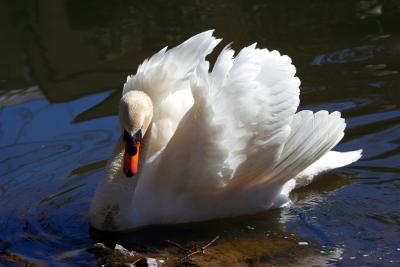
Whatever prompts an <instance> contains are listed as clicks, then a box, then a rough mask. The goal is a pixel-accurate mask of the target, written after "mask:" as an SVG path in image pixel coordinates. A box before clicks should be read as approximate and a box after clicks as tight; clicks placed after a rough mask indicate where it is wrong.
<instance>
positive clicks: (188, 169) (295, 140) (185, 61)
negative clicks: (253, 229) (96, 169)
mask: <svg viewBox="0 0 400 267" xmlns="http://www.w3.org/2000/svg"><path fill="white" fill-rule="evenodd" d="M219 41H220V40H217V39H215V38H214V37H213V36H212V31H208V32H203V33H201V34H198V35H196V36H194V37H192V38H190V39H189V40H187V41H186V42H184V43H183V44H181V45H179V46H177V47H175V48H173V49H171V50H168V51H167V50H166V48H164V49H162V50H161V51H160V52H158V53H157V54H155V55H154V56H152V57H151V58H150V59H149V60H146V61H145V62H144V63H143V64H142V65H141V66H140V67H139V69H138V71H137V74H136V75H135V76H130V77H128V80H127V82H126V83H125V85H124V90H123V97H122V99H121V103H120V110H119V112H120V120H121V129H122V131H126V133H125V134H126V135H128V137H127V138H128V139H129V136H132V138H134V139H132V140H134V141H135V140H139V139H135V138H136V137H135V134H136V135H137V136H139V135H138V133H139V130H140V131H141V132H140V136H142V135H143V140H142V139H140V142H141V148H140V152H138V153H137V155H138V156H139V158H140V159H139V163H138V164H139V170H138V171H137V173H136V171H134V172H133V173H134V175H133V177H127V175H126V170H128V169H129V168H128V169H126V168H125V167H126V166H125V165H126V164H128V165H129V164H130V163H131V162H133V161H130V159H132V157H133V156H131V157H128V158H129V159H128V160H127V159H126V155H127V154H126V150H127V149H128V145H127V144H126V141H124V140H125V139H124V140H122V138H121V139H120V140H119V141H118V144H117V146H116V149H115V152H114V154H113V156H112V158H111V160H110V161H109V164H108V166H107V169H106V175H105V177H104V178H103V180H102V181H101V183H100V185H99V187H98V189H97V191H96V194H95V197H94V199H93V202H92V207H91V224H92V226H94V227H95V228H98V229H101V230H110V231H118V230H127V229H133V228H136V227H140V226H144V225H149V224H169V223H183V222H190V221H202V220H208V219H213V218H220V217H227V216H237V215H243V214H249V213H254V212H258V211H262V210H265V209H268V208H271V207H273V206H277V205H280V204H283V203H282V202H283V201H286V200H287V199H282V194H281V191H282V188H283V186H284V185H285V184H286V186H285V189H284V190H286V191H288V187H289V189H290V188H293V187H294V185H295V183H296V179H299V180H300V179H301V180H302V181H305V180H310V179H311V178H312V177H313V176H315V175H317V174H319V173H321V172H323V171H327V170H330V169H333V168H337V167H341V166H344V165H347V164H350V163H352V162H354V161H356V160H358V159H359V158H360V156H361V151H352V152H345V153H340V152H334V151H331V149H332V148H333V147H334V146H335V145H336V144H337V143H338V142H339V141H340V140H341V138H342V137H343V135H344V129H345V122H344V120H343V119H342V118H341V117H340V113H339V112H333V113H331V114H329V113H328V112H327V111H320V112H317V113H312V112H311V111H301V112H298V113H296V110H297V107H298V105H299V85H300V81H299V79H298V78H297V77H295V67H294V66H293V65H292V64H291V60H290V58H289V57H287V56H281V55H280V54H279V53H278V52H277V51H268V50H266V49H257V48H255V45H252V46H249V47H246V48H244V49H242V50H241V51H240V53H239V54H238V55H237V56H236V57H235V58H233V55H234V52H233V50H231V49H229V48H228V47H226V48H225V49H224V50H223V51H222V52H221V54H220V55H219V57H218V59H217V61H216V63H215V65H214V67H213V70H212V72H211V73H209V64H208V62H207V61H206V60H205V56H206V55H207V54H209V53H210V52H211V51H212V50H213V48H214V47H215V46H216V45H217V44H218V43H219ZM138 138H139V137H138ZM132 142H133V141H132ZM138 142H139V141H138ZM138 148H139V146H138ZM124 153H125V154H124ZM133 154H134V153H133ZM133 154H132V155H133ZM124 155H125V157H124ZM135 155H136V154H135ZM126 162H128V163H126ZM132 164H133V163H132ZM123 165H124V166H123ZM129 166H130V165H129ZM132 166H133V165H132ZM135 166H136V165H135ZM285 196H286V195H285Z"/></svg>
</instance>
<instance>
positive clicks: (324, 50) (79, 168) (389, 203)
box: [0, 0, 400, 266]
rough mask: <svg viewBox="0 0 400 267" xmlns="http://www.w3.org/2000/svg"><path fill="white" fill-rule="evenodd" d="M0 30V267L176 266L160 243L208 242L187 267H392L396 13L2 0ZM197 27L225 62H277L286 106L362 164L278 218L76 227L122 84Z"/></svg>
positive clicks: (399, 79)
mask: <svg viewBox="0 0 400 267" xmlns="http://www.w3.org/2000/svg"><path fill="white" fill-rule="evenodd" d="M0 17H1V18H2V22H4V23H0V32H1V33H2V35H3V36H7V38H5V40H4V41H2V42H0V56H1V58H2V63H0V265H16V266H24V265H34V266H35V265H37V266H59V265H68V264H70V265H74V266H75V265H84V266H86V265H95V264H96V263H97V262H98V260H99V259H98V257H97V256H96V255H94V254H91V253H89V252H87V251H86V249H87V248H89V247H91V246H92V245H93V244H94V243H95V242H104V243H105V244H107V245H109V246H111V247H112V246H114V245H115V244H116V243H119V244H122V245H124V246H126V247H127V248H130V249H134V250H137V251H139V252H142V253H144V254H146V255H149V256H152V257H156V258H159V259H165V260H169V261H170V262H179V260H180V259H181V258H182V256H183V253H182V251H181V249H179V248H177V247H176V246H173V245H171V244H170V243H168V242H165V240H173V241H174V242H177V243H179V244H181V245H182V246H185V247H194V246H203V245H204V244H206V243H208V242H209V241H210V240H211V239H213V238H214V237H215V236H220V239H219V240H217V241H216V242H215V243H214V244H213V245H212V246H210V247H209V248H208V249H207V253H206V254H201V255H196V257H195V260H196V261H195V262H196V263H198V264H200V265H203V266H210V265H214V266H218V265H238V266H251V265H273V264H276V265H284V266H286V265H295V266H310V265H320V266H325V265H340V266H352V265H367V266H369V265H372V266H376V265H384V266H396V265H399V264H400V248H399V241H400V237H399V235H398V234H399V230H400V209H399V205H398V203H399V202H400V199H399V194H398V190H399V188H400V179H399V174H400V170H399V164H398V163H399V162H400V154H399V151H400V148H399V145H400V139H399V137H398V136H400V126H399V121H400V109H399V104H400V103H399V99H400V93H399V92H400V91H399V90H398V89H399V86H400V73H399V72H400V65H399V62H400V61H399V59H400V31H399V29H398V27H397V25H399V24H400V21H399V18H400V5H399V4H398V3H397V2H396V1H391V0H385V1H383V0H382V1H380V0H363V1H346V2H343V1H336V2H330V3H329V4H328V3H325V2H324V1H309V2H308V3H307V4H305V3H304V2H299V1H289V0H285V1H257V0H251V1H248V0H246V1H244V0H236V1H230V2H226V3H214V1H196V2H180V3H175V2H174V1H172V2H171V1H168V2H165V1H156V2H152V3H147V2H140V3H135V2H132V1H119V0H115V1H93V0H90V1H77V0H64V1H15V2H8V3H1V8H0ZM209 28H215V29H216V35H217V36H218V37H222V38H224V44H227V43H228V42H230V41H233V44H232V46H233V48H234V49H236V50H237V49H239V48H240V47H242V46H244V45H249V44H251V43H252V42H254V41H257V42H258V44H259V46H261V47H268V48H270V49H271V48H273V49H278V50H279V51H281V52H282V53H283V54H288V55H290V56H291V57H292V59H293V61H294V63H295V64H296V66H297V72H298V75H299V77H300V78H301V80H302V85H301V91H302V95H301V106H300V109H311V110H314V111H317V110H320V109H326V110H328V111H334V110H339V111H341V112H342V114H343V116H344V117H345V118H346V122H347V125H348V128H347V131H346V135H345V137H344V139H343V141H342V142H341V144H339V145H338V146H337V150H339V151H345V150H353V149H359V148H363V149H364V156H363V158H362V160H361V161H359V162H357V163H355V164H353V165H351V166H349V167H346V168H342V169H339V170H335V171H334V172H331V173H329V174H325V175H323V176H322V177H320V179H318V180H316V181H315V182H313V183H312V184H310V185H309V186H307V187H304V188H301V189H297V190H295V191H294V192H292V194H291V198H292V200H293V203H292V205H290V206H288V207H285V208H282V209H276V210H271V211H266V212H264V213H260V214H256V215H253V216H245V217H239V218H230V219H224V220H216V221H211V222H205V223H195V224H184V225H173V226H152V227H149V228H145V229H142V230H138V231H135V232H133V233H129V234H128V233H124V234H107V233H101V232H98V231H95V230H93V229H90V227H89V225H88V209H89V203H90V200H91V198H92V195H93V193H94V190H95V188H96V185H97V183H98V181H99V179H100V177H101V176H102V172H103V168H104V166H105V164H106V161H107V159H108V158H109V155H110V154H111V151H112V149H113V146H114V143H115V141H116V140H117V138H119V126H118V119H117V117H116V110H117V103H118V100H119V97H120V94H121V87H122V84H123V82H124V80H125V78H126V75H127V74H130V73H132V72H134V71H135V68H136V66H137V65H138V64H139V63H140V62H141V61H143V59H144V58H146V57H148V56H150V55H152V54H153V53H155V52H156V51H157V50H159V49H161V48H162V47H164V46H165V45H170V46H173V45H176V44H178V43H180V42H181V41H183V40H185V39H186V38H187V37H189V36H191V35H193V34H195V33H197V32H199V31H202V30H206V29H209ZM238 29H239V30H238ZM217 50H218V49H217ZM214 58H215V55H212V56H210V60H211V61H212V60H213V59H214ZM299 242H300V243H299ZM301 242H307V243H308V245H304V244H305V243H301ZM301 244H303V245H301Z"/></svg>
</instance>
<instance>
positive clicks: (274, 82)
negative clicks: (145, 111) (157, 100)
mask: <svg viewBox="0 0 400 267" xmlns="http://www.w3.org/2000/svg"><path fill="white" fill-rule="evenodd" d="M233 54H234V52H233V51H232V50H231V49H229V48H225V49H224V50H223V51H222V52H221V54H220V55H219V57H218V59H217V61H216V63H215V65H214V68H213V71H212V72H211V73H209V72H208V68H209V66H208V62H207V61H203V62H202V63H201V64H199V65H198V66H197V68H196V71H195V73H194V74H193V75H192V77H191V88H192V94H193V97H194V101H195V103H194V105H193V107H192V109H191V111H190V112H188V114H187V115H186V116H185V117H184V118H183V119H182V121H181V123H180V125H179V127H178V129H177V131H176V133H175V135H174V136H173V138H172V140H171V142H170V143H169V144H168V146H167V148H166V150H164V152H163V157H162V159H161V162H160V168H159V175H161V174H162V176H163V177H160V180H163V181H165V184H164V183H162V184H163V185H165V186H167V185H166V184H173V185H174V188H173V189H174V190H175V191H177V193H178V192H179V191H180V192H183V191H185V190H187V189H188V188H196V190H200V191H202V190H203V191H204V190H205V191H212V190H215V189H218V188H221V187H223V188H228V187H232V186H233V187H236V186H240V185H244V184H252V183H256V181H258V180H259V179H261V178H262V177H265V175H266V174H267V173H269V172H270V171H272V170H273V168H274V166H275V165H276V164H277V162H278V160H279V158H280V155H281V153H282V148H283V146H284V144H285V142H286V140H287V138H288V137H289V135H290V132H291V130H290V123H291V121H292V118H293V116H294V114H295V112H296V109H297V106H298V104H299V85H300V81H299V79H298V78H297V77H295V67H294V66H293V65H292V64H291V60H290V58H289V57H287V56H281V55H280V54H279V53H278V52H277V51H268V50H266V49H257V48H256V47H255V45H252V46H249V47H246V48H244V49H242V50H241V51H240V53H239V54H238V55H237V56H236V57H235V58H232V56H233ZM173 166H174V167H173ZM171 167H172V168H171ZM167 170H168V172H167ZM160 182H161V181H160ZM177 185H179V187H178V186H177ZM188 191H191V190H188Z"/></svg>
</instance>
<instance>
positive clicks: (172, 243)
mask: <svg viewBox="0 0 400 267" xmlns="http://www.w3.org/2000/svg"><path fill="white" fill-rule="evenodd" d="M165 242H167V243H170V244H171V245H174V246H175V247H177V248H180V249H181V250H184V251H186V252H189V253H192V251H191V250H190V249H188V248H185V247H183V246H181V245H180V244H178V243H176V242H174V241H172V240H165Z"/></svg>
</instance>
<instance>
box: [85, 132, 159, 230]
mask: <svg viewBox="0 0 400 267" xmlns="http://www.w3.org/2000/svg"><path fill="white" fill-rule="evenodd" d="M149 130H150V129H149ZM150 133H151V131H148V134H147V135H145V137H144V138H143V141H142V146H141V151H140V157H139V171H138V173H137V174H136V175H134V176H133V177H127V176H126V175H125V173H124V172H123V169H122V163H123V158H124V153H125V147H124V145H125V143H124V141H122V139H121V138H120V139H119V140H118V142H117V144H116V147H115V150H114V152H113V155H112V157H111V159H110V160H109V162H108V164H107V167H106V170H105V176H104V177H103V179H102V181H101V182H100V184H99V186H98V187H97V190H96V193H95V196H94V198H93V201H92V205H91V209H90V217H91V224H92V225H93V226H94V227H96V228H98V229H104V230H111V231H112V230H118V229H121V228H124V227H125V226H124V225H125V224H132V220H135V219H134V216H135V211H134V210H133V198H134V193H135V189H136V186H137V183H138V181H139V178H140V176H141V173H142V170H143V168H144V165H145V161H146V154H147V147H148V142H149V140H150Z"/></svg>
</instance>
